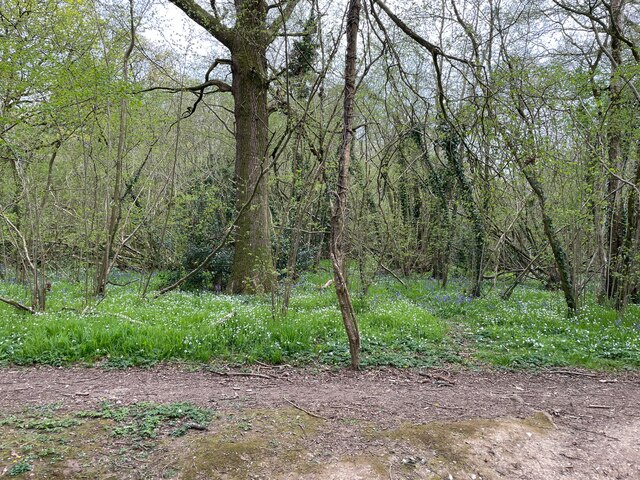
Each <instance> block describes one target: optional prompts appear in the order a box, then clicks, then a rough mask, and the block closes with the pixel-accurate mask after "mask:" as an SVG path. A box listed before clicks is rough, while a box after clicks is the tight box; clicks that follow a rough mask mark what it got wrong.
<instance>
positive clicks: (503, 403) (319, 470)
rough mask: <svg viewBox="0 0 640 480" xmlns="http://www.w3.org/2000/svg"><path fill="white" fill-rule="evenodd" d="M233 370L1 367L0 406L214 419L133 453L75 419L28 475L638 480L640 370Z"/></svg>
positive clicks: (8, 432) (9, 458) (0, 410)
mask: <svg viewBox="0 0 640 480" xmlns="http://www.w3.org/2000/svg"><path fill="white" fill-rule="evenodd" d="M228 373H229V375H228V376H222V375H219V374H216V373H213V372H205V371H197V372H189V371H185V370H181V369H179V368H177V367H166V366H165V367H158V368H154V369H150V370H140V369H130V370H124V371H107V370H102V369H85V368H70V369H56V368H49V367H36V368H10V369H4V370H0V414H1V415H3V416H5V417H6V418H9V417H10V416H11V415H14V417H15V416H16V415H17V416H18V417H19V416H20V415H22V414H25V413H24V412H27V411H30V412H33V411H34V409H36V410H37V408H36V407H38V408H40V407H42V406H47V405H52V404H55V405H56V408H57V411H56V415H58V416H63V415H67V416H68V415H73V414H74V412H77V411H80V410H92V409H98V408H100V405H101V404H102V403H103V402H109V403H110V404H112V405H129V404H134V403H138V402H155V403H163V404H164V403H172V402H190V403H192V404H194V405H197V406H200V407H204V408H209V409H215V411H216V413H217V417H216V418H215V419H214V420H213V421H212V422H211V424H210V425H209V428H208V430H207V431H195V430H194V431H189V433H188V434H187V435H186V436H184V437H181V438H176V439H174V438H171V437H169V436H166V435H165V436H161V438H159V439H158V441H157V443H156V444H155V446H154V447H153V448H149V449H148V450H145V454H144V455H143V456H140V455H134V454H131V455H129V456H127V455H126V454H125V455H124V457H125V458H124V459H123V458H122V456H123V454H121V453H120V454H117V451H116V448H115V446H114V445H116V446H118V445H119V446H120V447H121V448H120V450H118V451H121V450H122V449H123V448H122V447H123V444H122V442H119V441H116V440H115V439H114V437H113V436H110V435H107V434H105V433H104V432H105V428H107V427H106V426H105V425H106V424H108V422H107V421H105V420H102V423H99V425H100V428H97V427H96V429H94V430H95V431H94V430H91V429H90V428H89V426H88V425H90V424H89V423H84V424H82V425H76V426H68V427H67V428H68V431H69V432H70V435H71V437H70V439H69V438H68V439H66V440H65V442H67V443H66V444H65V443H64V442H63V441H62V440H60V442H61V443H62V444H65V445H66V447H65V448H67V447H68V448H67V449H66V450H64V452H63V453H62V454H61V457H62V458H59V459H57V461H56V462H49V463H47V462H44V461H42V459H41V458H40V457H37V458H36V457H33V458H36V459H35V460H34V461H33V462H32V470H31V471H30V472H25V473H23V475H25V476H26V478H114V479H116V478H175V479H199V478H202V479H205V478H212V479H214V478H220V479H236V478H237V479H249V478H283V479H284V478H287V479H296V478H301V479H345V480H347V479H349V480H351V479H389V478H391V479H405V478H406V479H409V478H425V479H429V478H434V479H435V478H444V479H449V478H453V479H459V478H460V479H474V478H475V479H481V478H484V479H490V478H496V479H498V478H503V479H541V480H542V479H544V480H553V479H601V478H603V479H604V478H615V479H639V478H640V406H639V401H640V375H638V374H621V375H609V374H597V375H594V374H589V373H586V372H575V371H562V370H559V371H556V372H554V373H544V374H536V375H533V374H525V373H496V372H462V373H448V372H442V371H424V372H415V371H414V372H408V371H398V370H376V371H367V372H362V373H357V374H355V373H353V372H348V371H342V372H329V371H317V372H313V371H310V370H306V371H305V370H296V369H292V368H287V367H284V368H267V367H261V368H256V369H254V370H253V371H252V373H254V374H257V375H256V376H240V374H241V373H242V372H239V371H233V372H228ZM31 415H32V414H31ZM56 418H57V417H56ZM65 418H66V417H65ZM105 422H106V423H105ZM0 425H1V423H0ZM12 425H13V426H12ZM16 425H23V426H24V423H23V424H20V423H19V422H18V421H15V420H14V421H13V424H9V423H7V424H6V425H5V426H3V427H1V428H3V429H4V431H3V430H0V434H2V435H3V437H4V438H2V439H0V475H1V474H2V472H3V471H4V473H5V475H8V474H9V472H10V470H11V468H14V470H13V473H16V471H17V470H16V469H15V467H14V465H15V464H16V462H17V458H22V456H21V455H20V454H19V453H16V452H18V450H17V449H18V448H20V447H22V446H24V444H25V443H26V442H36V440H33V439H31V437H29V438H28V439H27V433H28V432H27V430H25V429H22V430H21V429H20V428H18V427H16ZM91 425H93V424H91ZM93 426H95V425H93ZM74 428H75V429H76V430H77V432H75V430H74ZM83 428H84V429H85V430H84V431H83V430H82V429H83ZM74 432H75V433H74ZM60 435H61V434H60ZM74 435H76V436H74ZM79 437H84V439H85V440H87V439H92V440H91V441H92V442H93V447H92V448H91V450H90V452H89V453H87V451H83V452H80V453H79V449H80V445H81V443H82V442H81V441H80V438H79ZM94 437H96V438H94ZM48 441H51V439H49V440H48ZM87 441H88V440H87ZM21 442H22V443H21ZM74 442H76V443H74ZM125 443H126V442H125ZM74 445H75V446H76V447H77V448H73V447H74ZM126 448H129V449H130V450H131V451H136V448H137V446H136V445H130V446H128V447H127V446H126V445H125V449H126ZM32 449H33V446H32ZM81 453H82V455H81ZM118 455H120V456H118ZM56 458H57V457H56ZM81 459H84V463H83V461H81ZM45 464H46V466H45ZM123 465H124V467H123ZM3 469H4V470H3Z"/></svg>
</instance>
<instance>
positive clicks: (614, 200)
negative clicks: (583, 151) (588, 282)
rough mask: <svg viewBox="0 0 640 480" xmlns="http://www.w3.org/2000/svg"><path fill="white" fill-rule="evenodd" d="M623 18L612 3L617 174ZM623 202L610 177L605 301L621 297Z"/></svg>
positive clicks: (612, 139) (610, 128) (612, 147)
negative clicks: (618, 29) (621, 29)
mask: <svg viewBox="0 0 640 480" xmlns="http://www.w3.org/2000/svg"><path fill="white" fill-rule="evenodd" d="M621 14H622V5H621V0H612V2H611V20H610V26H609V28H610V30H611V31H610V36H611V62H612V65H611V81H610V85H609V95H610V101H611V106H610V109H609V115H608V120H607V135H608V145H607V147H608V152H607V156H608V163H609V168H610V169H612V170H613V171H614V172H616V173H617V172H620V170H621V159H622V132H621V130H622V125H623V121H624V120H623V119H622V118H621V114H622V112H621V110H622V98H621V97H622V89H623V87H624V85H623V79H622V78H621V77H620V73H619V72H618V69H619V67H620V64H621V62H622V44H621V42H620V39H619V38H618V36H617V35H615V34H614V30H615V28H617V25H619V24H620V19H621ZM623 209H624V202H623V200H622V195H621V188H620V181H619V179H618V178H617V177H616V176H615V175H613V174H612V175H609V177H608V179H607V207H606V213H605V224H604V228H605V233H604V236H605V242H606V243H605V248H606V259H605V264H604V270H603V276H602V292H601V299H602V300H614V299H616V298H617V297H618V293H619V288H620V285H621V282H620V273H621V272H620V270H621V268H622V265H621V263H622V258H621V257H622V255H623V252H622V244H623V242H624V238H623V237H624V226H623V222H624V213H623Z"/></svg>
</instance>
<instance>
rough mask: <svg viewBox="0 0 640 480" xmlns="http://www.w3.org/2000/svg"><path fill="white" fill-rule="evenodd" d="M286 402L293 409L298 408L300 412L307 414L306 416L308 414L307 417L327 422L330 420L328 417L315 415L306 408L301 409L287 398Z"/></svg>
mask: <svg viewBox="0 0 640 480" xmlns="http://www.w3.org/2000/svg"><path fill="white" fill-rule="evenodd" d="M285 400H286V402H287V403H288V404H289V405H291V406H292V407H293V408H296V409H298V410H300V411H301V412H304V413H306V414H307V415H309V416H310V417H313V418H319V419H320V420H327V421H328V420H329V419H328V418H327V417H323V416H322V415H317V414H315V413H313V412H310V411H309V410H305V409H304V408H302V407H299V406H298V405H296V404H295V403H293V402H292V401H291V400H287V399H286V398H285Z"/></svg>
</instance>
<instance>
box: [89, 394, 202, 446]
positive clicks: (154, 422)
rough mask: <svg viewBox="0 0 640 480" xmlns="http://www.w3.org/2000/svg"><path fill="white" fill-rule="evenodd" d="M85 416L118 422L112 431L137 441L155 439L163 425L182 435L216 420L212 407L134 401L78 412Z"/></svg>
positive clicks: (174, 433)
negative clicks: (132, 402) (118, 405)
mask: <svg viewBox="0 0 640 480" xmlns="http://www.w3.org/2000/svg"><path fill="white" fill-rule="evenodd" d="M77 415H78V416H79V417H82V418H103V419H109V420H112V421H113V422H114V424H115V426H114V427H113V430H112V432H113V434H114V435H115V436H119V437H127V438H129V439H132V440H135V441H141V440H145V439H153V438H156V437H157V436H158V432H159V431H160V429H162V428H166V427H169V428H170V429H171V432H170V434H171V435H172V436H174V437H179V436H182V435H184V434H185V433H187V431H188V430H189V429H190V428H198V429H204V428H206V427H207V425H209V422H211V420H212V419H213V416H214V412H213V410H209V409H204V408H199V407H196V406H194V405H191V404H189V403H170V404H156V403H145V402H143V403H135V404H133V405H129V406H125V407H116V406H114V405H111V404H108V403H105V404H103V405H102V406H101V408H100V410H97V411H84V412H79V413H78V414H77Z"/></svg>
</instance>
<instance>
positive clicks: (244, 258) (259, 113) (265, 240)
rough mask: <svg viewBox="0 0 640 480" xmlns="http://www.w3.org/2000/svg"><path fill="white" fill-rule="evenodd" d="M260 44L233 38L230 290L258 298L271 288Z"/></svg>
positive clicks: (264, 96) (264, 91) (264, 74)
mask: <svg viewBox="0 0 640 480" xmlns="http://www.w3.org/2000/svg"><path fill="white" fill-rule="evenodd" d="M266 70H267V65H266V44H265V45H262V46H261V45H259V44H258V43H257V42H249V41H247V36H244V35H237V36H236V41H235V45H234V48H233V49H232V73H233V85H232V86H233V97H234V101H235V110H234V113H235V121H236V132H235V137H236V168H235V185H236V202H237V204H236V207H237V208H238V209H239V210H240V209H242V208H243V207H244V206H245V205H247V207H245V208H244V210H243V211H242V213H241V215H240V217H239V218H238V222H237V226H236V235H235V253H234V257H233V267H232V272H231V283H230V285H229V288H230V290H231V291H232V292H233V293H260V292H265V291H270V290H271V289H272V288H273V283H274V277H273V262H272V258H271V236H270V228H269V226H270V213H269V183H268V170H269V169H268V165H267V144H268V141H269V114H268V109H267V93H268V88H269V84H268V79H267V71H266Z"/></svg>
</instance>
